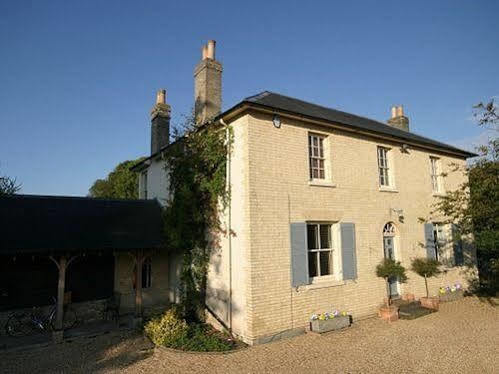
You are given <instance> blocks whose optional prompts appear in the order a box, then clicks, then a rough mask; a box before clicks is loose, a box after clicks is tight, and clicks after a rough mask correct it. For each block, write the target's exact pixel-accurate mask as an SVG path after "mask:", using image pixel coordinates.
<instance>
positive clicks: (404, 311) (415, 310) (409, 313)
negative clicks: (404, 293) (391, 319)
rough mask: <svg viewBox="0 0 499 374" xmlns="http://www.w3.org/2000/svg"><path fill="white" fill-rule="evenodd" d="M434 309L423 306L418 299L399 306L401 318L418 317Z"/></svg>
mask: <svg viewBox="0 0 499 374" xmlns="http://www.w3.org/2000/svg"><path fill="white" fill-rule="evenodd" d="M432 312H433V310H431V309H427V308H423V307H422V306H421V304H420V303H419V302H418V301H415V302H412V303H407V304H402V305H400V306H399V318H400V319H416V318H419V317H423V316H426V315H428V314H430V313H432Z"/></svg>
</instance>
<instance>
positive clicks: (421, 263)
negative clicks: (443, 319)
mask: <svg viewBox="0 0 499 374" xmlns="http://www.w3.org/2000/svg"><path fill="white" fill-rule="evenodd" d="M439 266H440V262H438V261H437V260H435V259H432V258H423V257H420V258H415V259H414V260H412V264H411V269H412V271H413V272H415V273H416V274H418V275H419V276H421V277H423V278H424V282H425V287H426V297H422V298H420V299H419V301H420V302H421V305H422V306H424V307H425V308H429V309H434V310H438V306H439V298H438V297H430V295H429V292H428V278H431V277H435V276H437V275H438V274H440V269H439Z"/></svg>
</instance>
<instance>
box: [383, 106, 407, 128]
mask: <svg viewBox="0 0 499 374" xmlns="http://www.w3.org/2000/svg"><path fill="white" fill-rule="evenodd" d="M387 122H388V124H389V125H390V126H393V127H396V128H398V129H400V130H404V131H409V118H407V117H406V116H404V107H403V106H402V105H394V106H392V107H391V118H390V119H389V120H388V121H387Z"/></svg>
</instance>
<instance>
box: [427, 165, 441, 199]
mask: <svg viewBox="0 0 499 374" xmlns="http://www.w3.org/2000/svg"><path fill="white" fill-rule="evenodd" d="M430 175H431V187H432V189H433V193H439V192H442V180H441V179H442V175H441V173H440V160H439V159H438V158H436V157H430Z"/></svg>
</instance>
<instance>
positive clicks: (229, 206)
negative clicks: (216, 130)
mask: <svg viewBox="0 0 499 374" xmlns="http://www.w3.org/2000/svg"><path fill="white" fill-rule="evenodd" d="M219 121H220V123H221V124H222V125H223V126H225V127H226V128H227V130H226V132H227V165H226V167H227V177H226V178H227V186H226V188H227V189H228V192H229V202H228V207H227V209H228V212H227V226H228V230H227V232H228V235H229V237H228V240H229V243H228V245H229V305H228V309H229V310H228V312H229V332H230V333H231V334H232V234H231V232H232V197H231V195H230V193H231V173H230V167H231V152H230V142H229V135H230V133H229V131H230V130H229V127H228V126H227V124H226V123H225V122H224V120H223V118H220V119H219Z"/></svg>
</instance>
